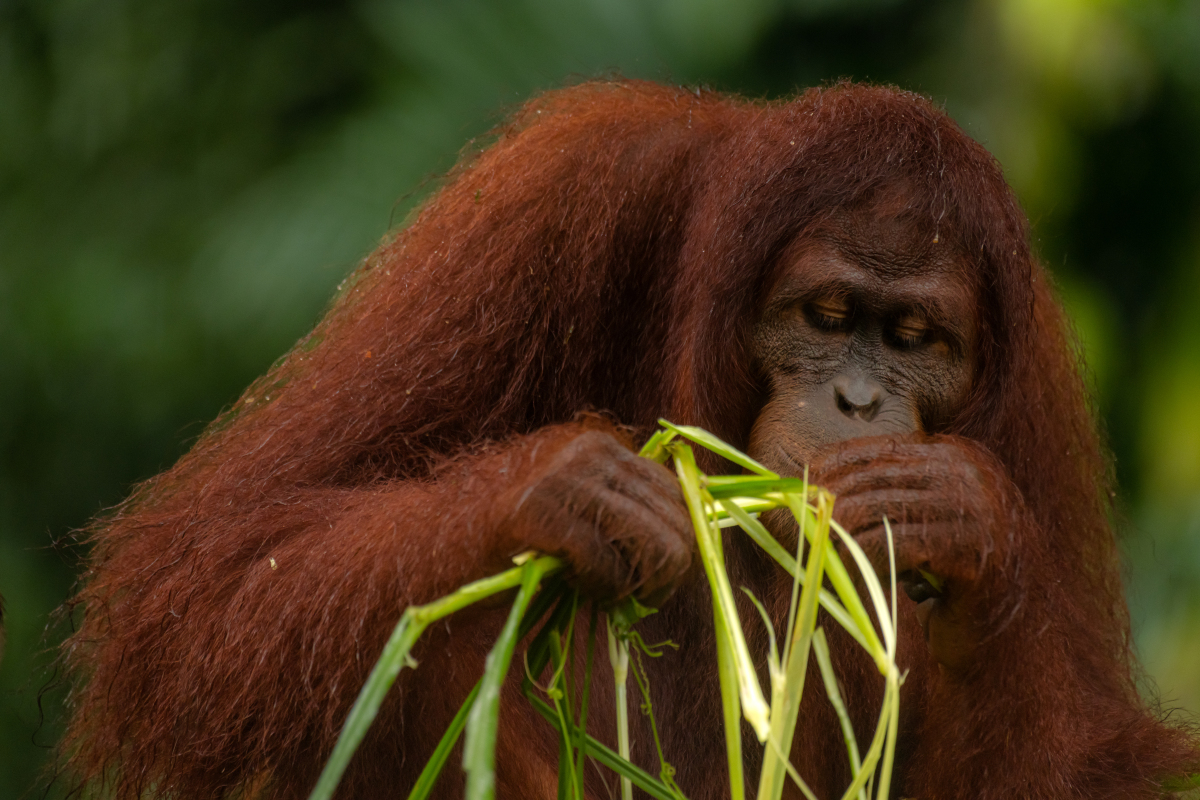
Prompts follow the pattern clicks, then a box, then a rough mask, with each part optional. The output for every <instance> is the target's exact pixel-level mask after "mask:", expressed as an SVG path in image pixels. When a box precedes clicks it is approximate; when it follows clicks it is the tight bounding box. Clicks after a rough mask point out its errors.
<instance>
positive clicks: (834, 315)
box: [804, 297, 853, 332]
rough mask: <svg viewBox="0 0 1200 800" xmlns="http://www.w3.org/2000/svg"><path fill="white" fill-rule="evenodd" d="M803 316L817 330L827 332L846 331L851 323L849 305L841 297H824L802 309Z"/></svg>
mask: <svg viewBox="0 0 1200 800" xmlns="http://www.w3.org/2000/svg"><path fill="white" fill-rule="evenodd" d="M804 314H805V316H806V317H808V320H809V322H811V323H812V324H813V325H814V326H816V327H817V328H819V329H821V330H823V331H829V332H841V331H845V330H848V329H849V328H850V324H851V322H852V316H853V315H852V309H851V308H850V303H849V301H848V300H846V298H843V297H824V298H821V299H820V300H814V301H813V302H811V303H809V304H808V305H806V306H805V307H804Z"/></svg>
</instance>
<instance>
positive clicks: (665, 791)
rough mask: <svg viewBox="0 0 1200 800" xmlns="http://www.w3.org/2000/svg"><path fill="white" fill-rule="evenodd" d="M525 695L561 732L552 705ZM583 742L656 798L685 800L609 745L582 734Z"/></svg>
mask: <svg viewBox="0 0 1200 800" xmlns="http://www.w3.org/2000/svg"><path fill="white" fill-rule="evenodd" d="M525 696H526V697H527V698H528V699H529V702H530V703H531V704H532V705H533V708H534V710H535V711H537V712H538V713H539V714H541V715H542V716H543V717H544V718H545V719H546V721H547V722H549V723H550V724H551V725H553V726H554V728H555V730H558V731H559V732H561V729H560V728H559V722H558V715H557V714H556V713H555V712H554V708H553V706H551V705H550V704H549V703H547V702H546V701H545V700H543V699H542V698H540V697H537V696H536V695H534V694H532V693H531V692H526V694H525ZM583 743H584V746H585V747H586V748H587V754H588V755H589V756H591V757H592V758H594V759H596V761H598V762H600V764H602V765H603V766H605V767H608V768H609V769H611V770H612V771H613V772H615V773H617V774H618V775H620V776H622V777H624V778H628V779H629V780H630V781H631V782H632V783H633V784H635V785H636V786H637V787H638V788H639V789H641V790H642V791H643V792H645V793H646V794H648V795H650V796H651V797H654V798H657V800H687V798H686V797H684V796H683V795H682V794H680V793H679V792H678V790H676V791H671V790H670V789H669V788H667V786H666V785H665V784H663V783H662V781H660V780H659V779H658V778H655V777H654V776H653V775H651V774H650V773H649V772H646V770H644V769H642V768H641V767H639V766H637V765H635V764H633V763H632V762H630V761H629V759H627V758H622V757H621V756H620V755H618V754H617V753H614V752H613V751H612V750H611V749H610V748H609V747H607V746H605V745H604V744H602V743H600V742H598V741H596V740H595V739H594V738H592V737H591V736H590V735H586V734H585V735H584V738H583Z"/></svg>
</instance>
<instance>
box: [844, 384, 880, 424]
mask: <svg viewBox="0 0 1200 800" xmlns="http://www.w3.org/2000/svg"><path fill="white" fill-rule="evenodd" d="M833 395H834V398H835V399H836V401H837V407H838V411H841V412H842V413H843V414H845V415H846V416H847V417H850V418H852V419H853V418H854V417H858V418H859V419H861V420H862V421H863V422H870V421H871V420H873V419H875V415H876V414H878V413H879V407H880V406H881V405H883V387H882V386H880V385H879V384H878V383H877V382H876V381H874V380H872V379H871V378H868V377H867V376H866V375H863V374H862V373H861V372H859V373H855V374H853V375H838V376H837V377H836V378H834V379H833Z"/></svg>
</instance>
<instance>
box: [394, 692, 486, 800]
mask: <svg viewBox="0 0 1200 800" xmlns="http://www.w3.org/2000/svg"><path fill="white" fill-rule="evenodd" d="M480 683H482V680H481V681H479V682H477V683H476V684H475V687H474V688H473V689H471V693H470V694H468V695H467V699H466V700H465V701H464V702H463V704H462V706H461V707H460V708H459V709H458V713H457V714H455V715H454V719H452V720H451V721H450V726H449V727H448V728H446V732H445V733H444V734H442V738H441V741H439V742H438V746H437V748H436V749H435V750H434V751H433V755H432V756H430V757H429V761H427V762H425V768H424V769H422V770H421V774H420V775H419V776H417V782H416V784H415V785H414V786H413V788H412V791H411V792H409V793H408V800H425V798H426V797H429V793H430V792H432V791H433V787H434V785H435V784H436V783H437V779H438V776H439V775H441V774H442V767H444V766H446V761H448V760H449V758H450V751H451V750H453V749H454V745H455V743H456V742H458V737H459V736H460V735H462V732H463V728H464V727H466V724H467V715H468V714H470V713H471V706H473V705H474V704H475V698H477V697H478V696H479V684H480Z"/></svg>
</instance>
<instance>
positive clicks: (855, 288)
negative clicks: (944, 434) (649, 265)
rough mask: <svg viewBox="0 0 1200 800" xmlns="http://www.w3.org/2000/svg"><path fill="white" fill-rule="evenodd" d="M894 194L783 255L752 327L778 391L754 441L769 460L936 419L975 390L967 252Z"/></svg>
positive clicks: (922, 426)
mask: <svg viewBox="0 0 1200 800" xmlns="http://www.w3.org/2000/svg"><path fill="white" fill-rule="evenodd" d="M889 206H890V204H876V206H874V207H872V208H868V209H866V210H865V211H864V212H863V213H860V214H849V213H847V214H844V215H842V217H841V218H840V219H835V220H833V221H832V222H831V223H830V224H828V225H826V226H824V227H822V228H821V229H820V230H818V231H817V232H816V233H815V235H813V236H806V237H804V239H803V240H801V241H800V242H798V243H797V244H796V245H794V246H793V247H792V248H790V249H789V250H788V251H787V252H786V253H785V255H784V259H783V270H782V274H781V275H780V277H779V279H778V280H777V281H776V284H775V287H774V289H773V290H772V291H771V292H770V294H769V296H768V298H767V301H766V303H765V306H764V310H763V313H762V317H761V319H760V321H759V323H758V326H757V328H756V330H755V351H756V352H755V355H756V358H757V360H758V364H759V367H760V369H761V370H762V372H763V374H764V375H765V377H766V378H767V381H768V385H769V391H770V395H769V399H768V400H767V403H766V405H764V407H763V410H762V412H761V414H760V415H759V417H758V420H757V421H756V423H755V426H754V430H753V432H752V434H751V443H750V448H751V452H752V453H753V454H754V455H755V457H756V458H759V459H760V460H764V463H769V464H771V465H774V466H778V467H779V468H780V469H782V470H784V471H789V472H790V471H794V470H795V469H796V468H802V467H801V465H803V464H806V463H808V462H809V461H810V460H811V459H812V458H813V456H815V455H816V454H817V453H819V452H821V451H823V450H825V449H827V448H828V447H829V445H831V444H834V443H837V442H842V441H846V440H848V439H855V438H860V437H864V436H879V435H897V434H911V433H922V432H930V431H936V430H937V429H938V428H939V427H940V426H941V425H942V424H944V422H945V421H946V420H947V419H948V418H949V417H950V416H951V415H952V414H953V413H954V412H955V411H957V410H958V409H959V408H960V407H961V406H962V404H963V402H964V401H965V399H966V395H967V392H968V390H969V388H970V384H971V377H972V367H973V363H974V313H973V309H974V302H973V300H974V298H973V297H972V292H971V290H970V288H969V287H968V286H966V285H965V283H964V281H963V274H964V272H965V270H964V269H963V268H962V263H961V259H960V256H958V254H957V253H955V252H954V251H953V250H952V249H951V248H950V247H949V246H948V245H946V244H944V243H939V244H935V243H933V241H932V239H933V235H932V232H929V233H926V234H925V235H924V236H922V235H921V233H920V232H919V231H915V230H913V226H911V225H909V224H907V223H906V222H905V221H904V220H903V219H902V218H901V217H899V216H897V215H896V214H895V212H894V211H893V210H892V209H891V208H890V207H889ZM922 239H924V240H925V241H921V240H922Z"/></svg>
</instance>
